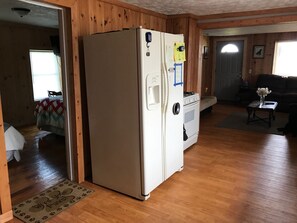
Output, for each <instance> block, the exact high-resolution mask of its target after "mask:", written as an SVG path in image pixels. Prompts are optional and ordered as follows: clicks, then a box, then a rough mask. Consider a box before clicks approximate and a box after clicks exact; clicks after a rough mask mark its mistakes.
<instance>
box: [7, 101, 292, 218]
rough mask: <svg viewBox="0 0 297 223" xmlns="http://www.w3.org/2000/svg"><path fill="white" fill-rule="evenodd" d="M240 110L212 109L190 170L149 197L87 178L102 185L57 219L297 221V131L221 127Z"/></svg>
mask: <svg viewBox="0 0 297 223" xmlns="http://www.w3.org/2000/svg"><path fill="white" fill-rule="evenodd" d="M239 110H242V111H243V112H244V111H245V110H244V108H237V107H233V106H223V105H216V106H215V107H214V109H213V112H212V113H211V114H206V115H204V116H203V117H202V118H201V128H200V135H199V143H198V145H195V146H193V147H192V148H190V149H188V150H187V151H186V152H185V166H184V170H183V171H182V172H180V173H176V174H174V175H173V176H172V177H171V178H170V179H168V180H167V181H166V182H164V183H163V184H162V185H160V186H159V187H158V188H157V189H155V190H154V191H153V192H152V193H151V197H150V198H149V199H148V200H147V201H138V200H135V199H133V198H130V197H128V196H125V195H122V194H119V193H116V192H113V191H111V190H108V189H105V188H102V187H100V186H97V185H94V184H91V183H89V182H84V183H83V185H85V186H87V187H90V188H92V189H94V190H95V192H94V193H93V194H91V195H90V196H89V197H87V198H85V199H83V200H82V201H80V202H79V203H77V204H75V205H74V206H72V207H70V208H69V209H67V210H66V211H64V212H62V213H60V214H59V215H57V216H55V217H54V218H52V219H51V220H49V222H51V223H58V222H61V223H64V222H65V223H66V222H220V223H221V222H226V223H230V222H236V223H237V222H276V223H279V222H288V223H293V222H297V138H294V137H291V136H279V135H267V134H261V133H253V132H244V131H238V130H232V129H224V128H217V127H215V124H216V123H218V122H219V121H221V120H222V119H224V117H226V116H227V115H228V114H229V113H231V112H233V111H239ZM12 222H13V221H12ZM14 222H19V221H18V220H16V219H15V220H14Z"/></svg>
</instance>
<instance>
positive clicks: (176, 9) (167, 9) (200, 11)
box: [121, 0, 297, 16]
mask: <svg viewBox="0 0 297 223" xmlns="http://www.w3.org/2000/svg"><path fill="white" fill-rule="evenodd" d="M121 1H122V2H126V3H129V4H132V5H136V6H139V7H141V8H145V9H149V10H152V11H155V12H159V13H162V14H166V15H175V14H184V13H191V14H194V15H197V16H202V15H211V14H220V13H230V12H244V11H255V10H264V9H275V8H284V7H294V6H297V0H179V1H178V0H154V1H152V0H121Z"/></svg>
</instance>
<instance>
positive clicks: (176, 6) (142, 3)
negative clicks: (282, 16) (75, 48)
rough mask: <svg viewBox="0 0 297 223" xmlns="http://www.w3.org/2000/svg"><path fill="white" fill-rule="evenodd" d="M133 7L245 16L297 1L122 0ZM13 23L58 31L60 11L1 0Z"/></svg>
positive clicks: (5, 17) (230, 31)
mask: <svg viewBox="0 0 297 223" xmlns="http://www.w3.org/2000/svg"><path fill="white" fill-rule="evenodd" d="M121 1H123V2H127V3H129V4H133V5H136V6H139V7H141V8H146V9H149V10H152V11H156V12H159V13H162V14H166V15H172V14H184V13H191V14H194V15H197V16H202V15H210V14H220V13H230V12H243V11H253V10H262V9H273V8H284V7H294V6H297V0H261V1H259V0H182V1H177V0H175V1H174V0H155V1H152V0H121ZM13 7H25V8H28V9H30V10H31V12H30V13H29V14H28V15H27V16H24V17H20V16H19V15H17V14H16V13H15V12H13V11H12V10H11V8H13ZM1 20H2V21H10V22H17V23H24V24H31V25H35V26H43V27H51V28H58V27H59V21H58V10H57V9H52V8H45V7H42V6H37V5H33V4H29V3H27V2H24V1H22V0H0V21H1ZM292 31H297V23H285V24H278V25H269V26H257V27H256V26H254V27H241V28H224V29H212V30H204V34H205V35H207V36H231V35H244V34H255V33H271V32H292Z"/></svg>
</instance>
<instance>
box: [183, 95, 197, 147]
mask: <svg viewBox="0 0 297 223" xmlns="http://www.w3.org/2000/svg"><path fill="white" fill-rule="evenodd" d="M199 121H200V96H199V94H197V93H194V92H184V134H186V137H185V136H184V150H185V149H187V148H189V147H190V146H191V145H193V144H195V143H196V142H197V141H198V135H199V124H200V122H199Z"/></svg>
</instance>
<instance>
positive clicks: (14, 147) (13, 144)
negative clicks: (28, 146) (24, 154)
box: [4, 123, 25, 162]
mask: <svg viewBox="0 0 297 223" xmlns="http://www.w3.org/2000/svg"><path fill="white" fill-rule="evenodd" d="M4 137H5V146H6V159H7V162H9V161H11V160H13V159H15V160H16V161H20V160H21V155H20V150H23V148H24V144H25V138H24V136H23V135H22V134H21V133H20V132H19V131H18V130H16V129H15V128H14V127H13V126H11V125H9V124H8V123H4Z"/></svg>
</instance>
